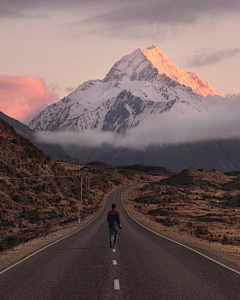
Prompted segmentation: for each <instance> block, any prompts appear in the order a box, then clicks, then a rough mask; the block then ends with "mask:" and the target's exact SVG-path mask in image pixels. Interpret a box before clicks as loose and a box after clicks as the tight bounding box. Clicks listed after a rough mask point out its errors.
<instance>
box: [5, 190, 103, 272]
mask: <svg viewBox="0 0 240 300" xmlns="http://www.w3.org/2000/svg"><path fill="white" fill-rule="evenodd" d="M107 196H108V194H106V195H105V197H104V200H103V201H102V202H101V204H100V206H99V209H96V210H95V214H92V215H89V216H87V217H86V218H85V219H84V221H81V222H80V224H78V223H77V222H72V223H70V224H68V225H65V226H64V227H60V226H56V227H52V228H51V231H52V232H51V233H49V234H48V235H46V236H45V237H41V238H37V239H33V240H30V241H28V242H26V243H24V244H20V245H19V246H16V247H14V248H13V249H12V250H7V251H3V252H1V253H0V270H3V269H6V268H7V267H9V266H11V265H13V264H14V263H16V262H18V261H20V260H21V259H23V258H25V257H27V256H28V255H30V254H32V253H34V252H36V251H38V250H40V249H42V248H44V247H46V246H47V245H50V244H51V243H53V242H55V241H57V240H59V239H61V238H63V237H65V236H67V235H69V234H71V233H73V232H75V231H77V230H78V229H80V228H82V227H84V226H86V225H87V224H88V223H90V222H91V221H92V220H93V219H94V218H96V217H97V216H98V215H99V213H100V212H101V211H102V208H103V206H104V204H105V202H106V199H107Z"/></svg>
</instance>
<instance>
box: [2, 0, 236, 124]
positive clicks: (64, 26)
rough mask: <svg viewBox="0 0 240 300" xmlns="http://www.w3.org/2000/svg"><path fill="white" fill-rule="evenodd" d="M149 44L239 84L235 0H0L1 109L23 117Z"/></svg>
mask: <svg viewBox="0 0 240 300" xmlns="http://www.w3.org/2000/svg"><path fill="white" fill-rule="evenodd" d="M152 44H156V45H157V46H158V47H159V48H160V50H161V51H162V52H163V53H164V54H165V55H166V56H168V57H169V58H170V59H171V60H172V61H173V62H174V63H175V64H176V65H177V66H179V67H180V68H181V69H183V70H186V71H192V72H194V73H195V74H196V75H198V76H199V77H200V78H201V79H203V80H205V81H207V82H208V83H209V84H210V85H211V86H212V87H213V88H215V89H216V90H218V91H220V92H222V93H223V94H229V93H231V94H232V93H239V92H240V80H239V77H240V68H239V66H240V1H239V0H201V1H199V0H181V1H179V0H148V1H146V0H144V1H143V0H121V1H119V0H70V1H64V0H41V1H32V0H8V1H6V0H0V45H1V47H0V67H1V68H0V110H1V111H3V112H4V113H6V114H8V115H9V116H11V117H14V118H16V119H18V120H20V121H22V122H24V123H28V122H29V121H30V120H31V119H32V118H33V117H34V116H35V115H36V114H37V113H39V112H40V111H41V110H42V109H43V108H44V107H46V106H47V105H49V104H52V103H54V102H56V101H59V100H60V99H61V98H63V97H64V96H66V95H68V94H69V93H70V92H71V91H73V90H74V89H75V88H77V87H78V86H79V85H81V84H82V83H83V82H85V81H87V80H90V79H102V78H104V77H105V75H106V74H107V72H108V71H109V70H110V68H111V67H112V66H113V64H114V63H115V62H116V61H118V60H119V59H120V58H121V57H123V56H124V55H127V54H129V53H131V52H133V51H134V50H136V49H137V48H138V47H140V46H141V47H144V48H147V47H149V46H151V45H152Z"/></svg>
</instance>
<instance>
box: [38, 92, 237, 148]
mask: <svg viewBox="0 0 240 300" xmlns="http://www.w3.org/2000/svg"><path fill="white" fill-rule="evenodd" d="M184 105H185V104H184ZM198 109H199V110H195V109H193V108H189V106H188V105H186V106H181V107H173V108H172V109H171V110H170V111H168V112H164V113H162V114H159V115H154V116H153V115H150V116H148V117H147V118H146V119H145V120H144V122H142V123H141V124H140V125H138V126H137V127H136V128H133V129H130V130H129V131H128V132H127V133H126V134H125V135H124V136H123V135H120V134H116V133H113V132H101V131H96V130H85V131H82V132H57V133H52V132H41V133H39V139H40V140H42V141H44V142H47V143H56V144H62V145H79V146H80V147H101V146H102V145H103V144H105V143H108V144H111V145H112V146H113V147H115V148H119V147H124V148H132V149H139V150H144V149H145V148H146V147H148V146H150V145H160V146H162V145H167V144H178V143H185V142H187V143H188V142H190V143H191V142H197V141H206V140H214V139H234V138H240V96H234V97H228V98H227V97H225V98H222V97H218V96H215V97H207V98H204V99H203V100H202V101H201V103H200V104H198Z"/></svg>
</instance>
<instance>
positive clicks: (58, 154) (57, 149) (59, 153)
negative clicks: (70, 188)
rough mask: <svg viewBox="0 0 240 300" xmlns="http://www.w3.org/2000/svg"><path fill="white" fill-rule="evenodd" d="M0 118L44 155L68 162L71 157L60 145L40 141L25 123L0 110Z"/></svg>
mask: <svg viewBox="0 0 240 300" xmlns="http://www.w3.org/2000/svg"><path fill="white" fill-rule="evenodd" d="M0 119H2V120H4V121H6V122H7V123H8V124H9V125H10V126H12V127H13V128H14V129H15V130H16V131H17V132H18V133H20V134H21V135H22V136H24V137H25V138H27V139H29V140H30V141H31V142H32V143H33V144H34V145H35V146H37V147H38V148H39V149H40V150H42V151H43V152H44V153H45V154H46V155H49V156H50V157H51V158H52V159H55V160H56V159H57V160H64V161H69V162H70V161H71V160H72V158H71V157H70V156H69V155H68V154H67V153H66V152H65V151H64V150H63V149H62V147H61V146H59V145H54V144H46V143H43V142H40V141H39V140H38V139H37V135H36V132H35V131H34V130H32V129H31V128H30V127H28V126H27V125H25V124H22V123H21V122H19V121H17V120H15V119H13V118H10V117H9V116H7V115H5V114H4V113H2V112H0ZM75 161H76V160H75Z"/></svg>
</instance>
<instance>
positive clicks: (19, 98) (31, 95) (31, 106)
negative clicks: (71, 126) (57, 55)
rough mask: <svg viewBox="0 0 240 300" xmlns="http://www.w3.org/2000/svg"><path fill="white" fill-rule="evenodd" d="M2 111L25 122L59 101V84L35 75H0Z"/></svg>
mask: <svg viewBox="0 0 240 300" xmlns="http://www.w3.org/2000/svg"><path fill="white" fill-rule="evenodd" d="M0 99H1V101H0V111H2V112H3V113H5V114H6V115H8V116H10V117H11V118H14V119H17V120H19V121H21V122H23V123H25V124H28V122H29V121H31V120H32V119H33V117H35V116H36V115H37V114H38V113H40V112H41V111H42V110H43V109H44V108H45V107H46V106H48V105H50V104H52V103H54V102H57V101H59V98H58V95H57V86H47V85H46V83H45V81H44V79H43V78H40V77H33V76H30V75H29V76H21V77H15V76H3V75H0Z"/></svg>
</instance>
